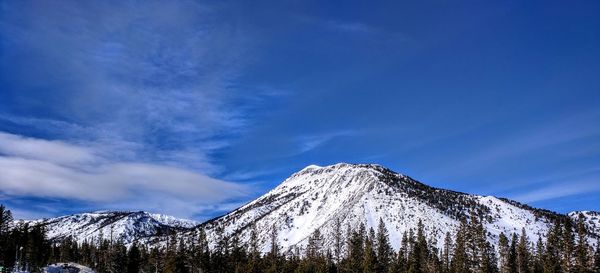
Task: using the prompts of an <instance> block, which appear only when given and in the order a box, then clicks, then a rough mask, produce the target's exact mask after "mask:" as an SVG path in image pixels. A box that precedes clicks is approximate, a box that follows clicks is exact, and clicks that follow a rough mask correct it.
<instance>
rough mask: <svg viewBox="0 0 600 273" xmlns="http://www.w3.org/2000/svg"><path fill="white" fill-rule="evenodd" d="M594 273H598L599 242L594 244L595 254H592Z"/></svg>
mask: <svg viewBox="0 0 600 273" xmlns="http://www.w3.org/2000/svg"><path fill="white" fill-rule="evenodd" d="M594 273H600V242H596V253H594Z"/></svg>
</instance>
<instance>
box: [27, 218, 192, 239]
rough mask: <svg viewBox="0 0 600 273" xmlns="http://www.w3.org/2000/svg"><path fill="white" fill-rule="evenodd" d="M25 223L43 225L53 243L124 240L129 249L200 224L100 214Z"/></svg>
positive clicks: (180, 220) (181, 220)
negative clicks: (140, 243) (147, 239)
mask: <svg viewBox="0 0 600 273" xmlns="http://www.w3.org/2000/svg"><path fill="white" fill-rule="evenodd" d="M23 223H29V225H43V226H44V227H45V228H46V230H47V232H48V237H49V238H50V239H55V240H60V239H63V238H66V237H68V236H72V237H73V239H74V240H76V241H78V242H80V243H81V242H83V241H84V240H87V241H89V242H92V241H95V240H98V239H99V238H100V237H102V238H104V239H110V238H112V239H113V240H122V241H123V242H124V243H125V244H127V245H129V244H131V243H133V242H134V241H136V240H142V239H145V238H149V237H153V236H156V235H161V234H169V233H170V232H171V231H177V232H181V231H184V230H188V229H191V228H193V227H194V226H196V225H198V224H199V223H197V222H195V221H192V220H184V219H177V218H175V217H173V216H167V215H161V214H153V213H148V212H144V211H136V212H131V211H97V212H91V213H79V214H73V215H68V216H61V217H56V218H46V219H40V220H31V221H24V220H19V221H17V223H16V224H23Z"/></svg>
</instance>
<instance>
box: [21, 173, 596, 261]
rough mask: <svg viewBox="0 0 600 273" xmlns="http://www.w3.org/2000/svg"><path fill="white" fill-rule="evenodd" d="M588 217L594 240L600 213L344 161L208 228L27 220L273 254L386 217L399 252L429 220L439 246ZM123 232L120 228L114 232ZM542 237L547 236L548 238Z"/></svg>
mask: <svg viewBox="0 0 600 273" xmlns="http://www.w3.org/2000/svg"><path fill="white" fill-rule="evenodd" d="M579 213H583V214H584V217H586V225H587V226H588V228H589V229H590V234H591V240H593V241H594V242H596V241H598V239H599V238H600V212H593V211H581V212H577V211H575V212H570V213H568V214H560V213H556V212H553V211H550V210H546V209H538V208H534V207H531V206H529V205H527V204H522V203H519V202H517V201H514V200H510V199H507V198H498V197H494V196H481V195H475V194H468V193H463V192H458V191H453V190H447V189H442V188H436V187H432V186H429V185H427V184H424V183H422V182H419V181H417V180H415V179H413V178H411V177H409V176H407V175H404V174H400V173H396V172H394V171H392V170H391V169H388V168H386V167H384V166H381V165H378V164H350V163H338V164H334V165H329V166H323V167H321V166H317V165H309V166H307V167H305V168H303V169H301V170H299V171H298V172H295V173H294V174H292V175H291V176H290V177H288V178H287V179H285V180H284V181H283V182H282V183H280V184H279V185H278V186H276V187H275V188H273V189H271V190H270V191H268V192H267V193H265V194H264V195H262V196H260V197H258V198H256V199H254V200H252V201H250V202H248V203H246V204H244V205H242V206H240V207H239V208H237V209H235V210H233V211H232V212H230V213H227V214H225V215H222V216H219V217H215V218H213V219H210V220H207V221H205V222H203V223H198V222H195V221H191V220H183V219H177V218H174V217H171V216H165V215H160V214H152V213H148V212H143V211H137V212H136V211H133V212H131V211H120V212H119V211H97V212H91V213H80V214H74V215H70V216H61V217H56V218H49V219H41V220H33V221H28V222H29V223H30V224H43V225H45V226H46V227H48V228H49V235H50V237H51V238H53V239H61V238H65V237H67V236H73V237H74V238H75V239H76V240H77V241H79V242H81V241H84V240H87V241H90V240H94V239H95V238H98V237H99V236H105V238H106V236H108V233H110V232H111V231H112V232H115V231H116V233H115V234H116V235H115V234H113V235H114V236H115V237H117V239H119V240H123V241H124V242H125V243H126V244H131V243H133V242H134V241H144V242H146V243H160V242H161V241H164V236H163V235H164V234H169V233H171V232H172V231H175V232H178V233H179V234H180V236H183V237H186V236H187V237H191V236H196V234H197V231H198V230H199V229H204V230H205V231H206V233H207V236H208V239H209V241H210V242H211V245H212V246H215V245H216V242H217V241H218V240H219V239H220V238H226V237H233V236H236V237H238V238H239V239H240V241H241V242H243V243H244V242H246V243H247V242H248V240H249V237H250V232H251V231H252V230H253V229H254V230H257V232H258V241H259V244H260V246H261V250H262V251H263V252H266V251H268V250H269V243H268V241H269V236H270V232H271V231H272V228H273V227H275V228H276V232H277V233H278V234H279V239H280V241H279V243H280V244H281V245H282V246H283V248H284V250H288V251H291V250H292V249H295V248H300V249H301V248H303V247H304V246H305V244H306V240H307V238H308V237H309V236H310V235H311V234H312V233H314V232H315V231H316V230H317V229H318V230H319V231H320V232H321V233H322V234H324V236H325V238H324V239H325V240H324V244H325V247H328V246H330V245H331V243H332V242H331V234H333V233H334V232H336V229H339V228H340V227H339V226H337V227H336V224H337V223H338V222H339V223H341V225H342V227H346V228H348V227H350V228H356V227H357V226H358V225H360V224H361V223H362V224H365V225H366V228H367V229H368V228H376V225H377V224H378V222H379V219H382V221H383V222H384V224H385V226H386V228H387V229H388V231H389V235H390V240H391V242H392V246H393V247H394V248H396V249H397V248H398V246H399V244H400V238H401V237H402V233H404V232H406V231H408V230H409V229H414V228H415V227H416V225H417V223H418V221H419V220H421V221H423V223H424V226H425V232H426V234H427V235H428V236H429V237H431V238H434V239H435V242H436V243H437V244H438V245H440V244H441V242H443V239H444V238H443V236H444V235H445V234H446V233H447V232H450V233H452V232H456V230H457V229H458V226H459V225H460V221H461V220H462V219H468V217H470V216H471V215H478V217H479V218H481V219H482V220H483V222H484V226H485V228H486V229H487V231H488V240H489V241H490V242H491V243H492V244H496V243H497V239H498V235H499V233H500V232H504V233H507V234H510V233H519V232H520V231H521V228H525V229H526V232H527V234H528V236H529V237H530V239H531V240H537V238H538V237H540V236H543V235H544V234H545V233H546V232H547V231H548V229H549V227H550V225H551V224H552V223H553V222H554V221H556V220H566V219H571V220H575V219H576V218H577V217H578V215H579ZM115 227H116V228H115ZM542 239H543V238H542Z"/></svg>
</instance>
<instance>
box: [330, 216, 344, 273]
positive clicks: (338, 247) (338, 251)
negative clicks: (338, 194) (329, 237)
mask: <svg viewBox="0 0 600 273" xmlns="http://www.w3.org/2000/svg"><path fill="white" fill-rule="evenodd" d="M343 245H344V242H343V240H342V220H340V218H335V225H334V227H333V258H334V261H335V264H336V265H337V266H336V272H339V264H340V261H341V259H342V255H343V253H342V251H343V249H342V248H343Z"/></svg>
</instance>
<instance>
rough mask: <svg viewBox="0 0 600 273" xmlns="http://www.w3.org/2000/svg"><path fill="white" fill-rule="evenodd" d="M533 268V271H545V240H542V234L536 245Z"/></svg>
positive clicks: (534, 272)
mask: <svg viewBox="0 0 600 273" xmlns="http://www.w3.org/2000/svg"><path fill="white" fill-rule="evenodd" d="M531 268H532V273H544V242H542V236H540V237H538V241H537V243H536V245H535V257H534V259H533V266H532V267H531Z"/></svg>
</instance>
